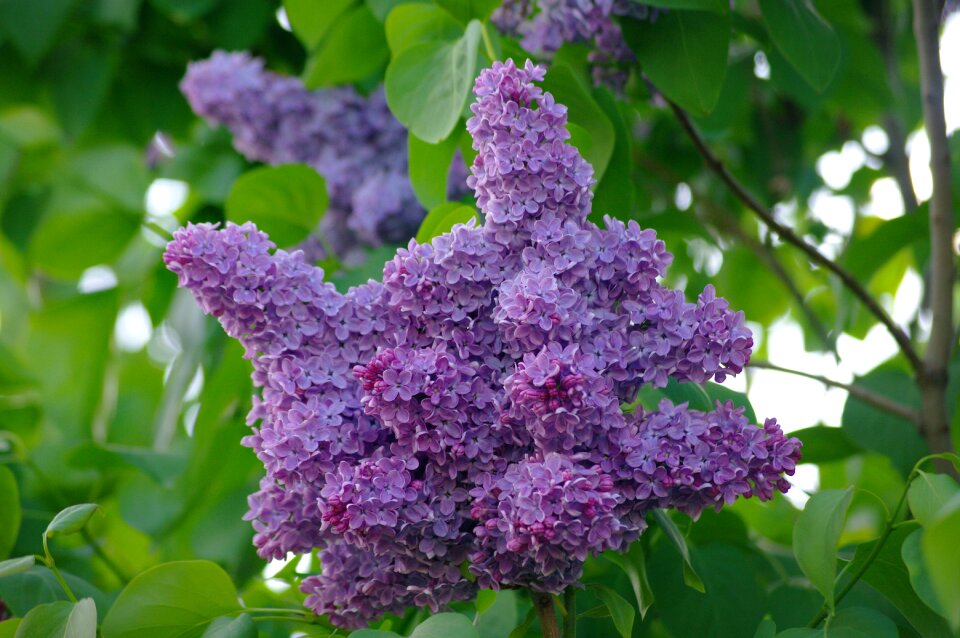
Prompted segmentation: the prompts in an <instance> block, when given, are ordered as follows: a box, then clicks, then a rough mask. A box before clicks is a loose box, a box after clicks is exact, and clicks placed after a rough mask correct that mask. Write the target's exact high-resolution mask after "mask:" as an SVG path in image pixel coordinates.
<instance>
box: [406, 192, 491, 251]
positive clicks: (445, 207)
mask: <svg viewBox="0 0 960 638" xmlns="http://www.w3.org/2000/svg"><path fill="white" fill-rule="evenodd" d="M471 219H479V218H478V217H477V211H476V210H475V209H474V208H473V206H464V205H463V204H458V203H457V202H445V203H443V204H440V205H439V206H437V207H436V208H434V209H433V210H431V211H430V212H429V213H427V216H426V217H424V218H423V222H422V223H421V224H420V230H418V231H417V241H418V242H420V243H427V242H428V241H430V240H431V239H433V238H434V237H436V236H437V235H442V234H443V233H445V232H448V231H449V230H450V229H452V228H453V227H454V226H455V225H456V224H465V223H467V222H468V221H470V220H471Z"/></svg>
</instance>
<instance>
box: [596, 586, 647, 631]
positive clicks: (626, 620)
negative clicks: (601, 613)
mask: <svg viewBox="0 0 960 638" xmlns="http://www.w3.org/2000/svg"><path fill="white" fill-rule="evenodd" d="M587 587H589V588H590V591H592V592H593V593H594V594H596V596H597V598H599V599H600V600H601V602H603V604H604V605H606V607H607V609H608V610H610V617H611V618H612V619H613V626H614V627H616V628H617V631H618V632H619V633H620V635H621V636H623V638H630V636H632V635H633V620H634V616H635V613H636V612H635V611H634V609H633V605H631V604H630V603H628V602H627V601H625V600H624V599H623V597H622V596H621V595H620V594H618V593H617V592H615V591H614V590H612V589H610V588H609V587H607V586H606V585H600V584H598V583H589V584H588V585H587Z"/></svg>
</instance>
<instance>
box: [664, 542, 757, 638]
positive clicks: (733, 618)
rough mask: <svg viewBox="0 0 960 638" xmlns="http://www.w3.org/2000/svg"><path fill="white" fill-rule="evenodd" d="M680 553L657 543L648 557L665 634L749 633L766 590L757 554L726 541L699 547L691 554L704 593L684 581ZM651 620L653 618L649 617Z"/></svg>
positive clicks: (711, 637)
mask: <svg viewBox="0 0 960 638" xmlns="http://www.w3.org/2000/svg"><path fill="white" fill-rule="evenodd" d="M678 558H679V557H678V556H677V553H676V552H675V551H674V550H673V548H672V547H671V546H669V544H667V543H656V544H655V547H654V550H653V551H652V553H651V554H650V556H649V557H648V559H647V560H648V572H649V574H650V584H651V585H652V587H653V591H654V593H655V594H656V595H657V604H656V607H655V611H656V615H657V618H658V620H659V621H661V622H663V624H664V626H665V628H666V630H667V632H666V633H667V635H670V636H676V637H677V638H679V637H681V636H683V637H685V638H686V637H687V636H689V637H691V638H693V637H694V636H695V637H697V638H728V637H733V636H751V635H752V634H753V632H754V631H755V630H756V628H757V625H758V624H759V623H760V621H761V620H762V619H763V616H764V613H765V612H766V604H767V603H766V595H765V593H764V590H763V589H761V586H760V582H761V580H762V578H761V575H760V573H759V571H758V566H757V563H756V562H755V560H754V559H753V558H752V557H751V556H750V555H749V554H747V553H746V552H745V551H744V550H742V549H740V548H737V547H734V546H731V545H729V544H726V543H710V544H709V545H706V546H703V547H697V548H695V549H694V550H693V552H692V558H693V561H694V564H695V565H696V568H697V572H698V573H699V574H700V576H702V577H703V582H704V584H705V589H706V592H707V593H705V594H703V593H700V592H699V591H697V590H695V589H692V588H691V587H689V586H687V585H686V584H684V582H683V579H682V578H681V574H680V570H679V569H677V560H678ZM648 622H649V620H648Z"/></svg>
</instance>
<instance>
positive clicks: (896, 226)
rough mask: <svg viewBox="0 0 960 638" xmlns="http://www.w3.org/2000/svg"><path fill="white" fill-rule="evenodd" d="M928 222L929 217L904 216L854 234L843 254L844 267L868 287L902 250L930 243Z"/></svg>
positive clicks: (918, 215)
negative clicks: (862, 232) (875, 276)
mask: <svg viewBox="0 0 960 638" xmlns="http://www.w3.org/2000/svg"><path fill="white" fill-rule="evenodd" d="M920 212H921V211H918V213H920ZM929 219H930V218H929V216H928V215H926V214H917V215H904V216H902V217H897V218H895V219H890V220H886V221H882V222H879V223H877V224H875V225H874V226H872V227H868V228H869V230H868V232H866V233H864V234H861V233H859V232H858V233H856V234H854V236H853V237H852V238H851V239H850V243H849V244H848V245H847V248H846V250H845V251H844V255H843V260H842V263H843V265H844V267H845V268H846V269H847V270H849V271H850V273H851V274H852V275H853V276H854V277H856V278H857V279H858V280H859V281H864V282H868V283H869V282H870V280H871V279H873V276H874V275H875V274H876V273H877V271H879V270H880V269H882V268H883V265H884V264H886V263H887V262H888V261H890V260H891V259H893V258H894V257H895V256H896V255H897V253H899V252H900V251H901V250H904V249H905V248H908V247H909V246H911V245H913V244H914V243H916V242H922V241H926V240H927V237H928V235H929V232H930V231H929V229H930V221H929ZM871 221H872V220H871ZM860 226H861V225H860V224H858V229H859V227H860Z"/></svg>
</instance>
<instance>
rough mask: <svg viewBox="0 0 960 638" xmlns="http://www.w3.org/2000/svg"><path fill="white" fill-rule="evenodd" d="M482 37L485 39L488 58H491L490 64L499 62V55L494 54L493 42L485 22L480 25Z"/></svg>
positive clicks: (484, 44)
mask: <svg viewBox="0 0 960 638" xmlns="http://www.w3.org/2000/svg"><path fill="white" fill-rule="evenodd" d="M480 35H481V36H482V37H483V48H484V49H486V51H487V57H488V58H490V62H491V63H493V62H496V61H497V54H496V53H494V49H493V40H491V39H490V33H488V32H487V24H486V23H485V22H483V23H481V24H480Z"/></svg>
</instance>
